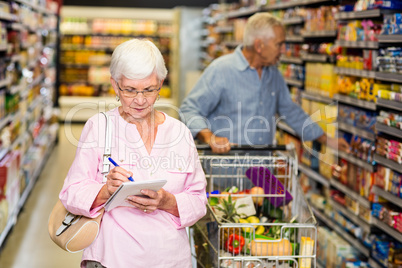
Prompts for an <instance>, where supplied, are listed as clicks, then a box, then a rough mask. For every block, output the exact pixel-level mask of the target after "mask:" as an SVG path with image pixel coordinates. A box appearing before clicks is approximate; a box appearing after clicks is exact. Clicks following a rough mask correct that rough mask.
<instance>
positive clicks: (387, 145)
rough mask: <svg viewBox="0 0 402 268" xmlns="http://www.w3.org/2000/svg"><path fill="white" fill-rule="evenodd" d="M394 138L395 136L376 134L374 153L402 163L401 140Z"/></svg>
mask: <svg viewBox="0 0 402 268" xmlns="http://www.w3.org/2000/svg"><path fill="white" fill-rule="evenodd" d="M396 139H397V138H396V137H395V138H387V137H383V136H377V139H376V148H377V149H376V153H377V154H379V155H381V156H383V157H385V158H387V159H389V160H392V161H395V162H397V163H399V164H402V142H400V141H399V139H398V140H396Z"/></svg>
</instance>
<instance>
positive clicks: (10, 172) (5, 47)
mask: <svg viewBox="0 0 402 268" xmlns="http://www.w3.org/2000/svg"><path fill="white" fill-rule="evenodd" d="M57 10H58V3H57V2H52V1H41V2H40V3H37V2H34V1H21V0H16V1H10V2H1V3H0V14H1V15H0V20H1V23H0V30H1V32H2V34H1V37H0V63H1V64H0V103H1V105H0V171H1V172H0V173H1V176H0V248H1V247H2V244H3V242H4V241H5V239H6V237H7V235H8V234H9V232H10V231H11V230H12V228H13V226H14V225H15V223H16V222H17V220H18V215H19V213H20V211H21V209H22V208H23V206H24V204H25V202H26V199H27V197H28V195H29V193H30V192H31V190H32V188H33V187H34V185H35V182H36V180H37V178H38V176H39V174H40V172H41V170H42V168H43V166H44V164H45V163H46V160H47V157H48V156H49V154H50V153H51V151H52V149H53V146H54V144H55V142H56V139H57V133H58V123H57V118H56V115H55V114H56V111H55V109H54V105H55V101H56V98H57V92H56V86H55V85H56V73H57V66H56V53H57V51H56V47H57V42H58V32H57V24H58V14H57Z"/></svg>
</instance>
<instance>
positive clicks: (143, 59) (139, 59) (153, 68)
mask: <svg viewBox="0 0 402 268" xmlns="http://www.w3.org/2000/svg"><path fill="white" fill-rule="evenodd" d="M154 72H155V73H156V75H157V77H158V79H159V81H162V80H163V79H165V78H166V75H167V69H166V66H165V61H164V60H163V57H162V54H161V52H160V51H159V49H158V48H157V47H156V46H155V45H154V43H152V42H151V41H148V40H145V39H131V40H129V41H126V42H124V43H121V44H120V45H118V46H117V47H116V48H115V50H114V51H113V54H112V60H111V63H110V74H111V76H112V78H113V79H114V80H115V81H120V79H121V77H122V76H125V77H126V78H128V79H132V80H136V79H144V78H147V77H149V76H150V75H151V74H152V73H154Z"/></svg>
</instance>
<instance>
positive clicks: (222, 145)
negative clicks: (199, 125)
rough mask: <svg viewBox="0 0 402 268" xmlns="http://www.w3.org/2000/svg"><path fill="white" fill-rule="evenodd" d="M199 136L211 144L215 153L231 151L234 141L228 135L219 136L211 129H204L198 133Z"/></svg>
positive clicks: (201, 139)
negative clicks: (230, 140)
mask: <svg viewBox="0 0 402 268" xmlns="http://www.w3.org/2000/svg"><path fill="white" fill-rule="evenodd" d="M197 138H198V139H199V140H200V141H202V142H205V143H207V144H208V145H209V146H211V150H212V152H213V153H215V154H226V153H228V152H229V151H230V149H231V146H232V145H233V144H232V143H230V142H229V139H228V138H226V137H219V136H216V135H214V134H213V133H212V131H211V130H209V129H203V130H201V131H200V132H199V133H198V134H197Z"/></svg>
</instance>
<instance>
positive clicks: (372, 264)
mask: <svg viewBox="0 0 402 268" xmlns="http://www.w3.org/2000/svg"><path fill="white" fill-rule="evenodd" d="M369 265H370V267H371V268H386V267H385V266H382V265H381V264H379V263H378V262H377V261H376V260H374V259H373V258H369Z"/></svg>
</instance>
